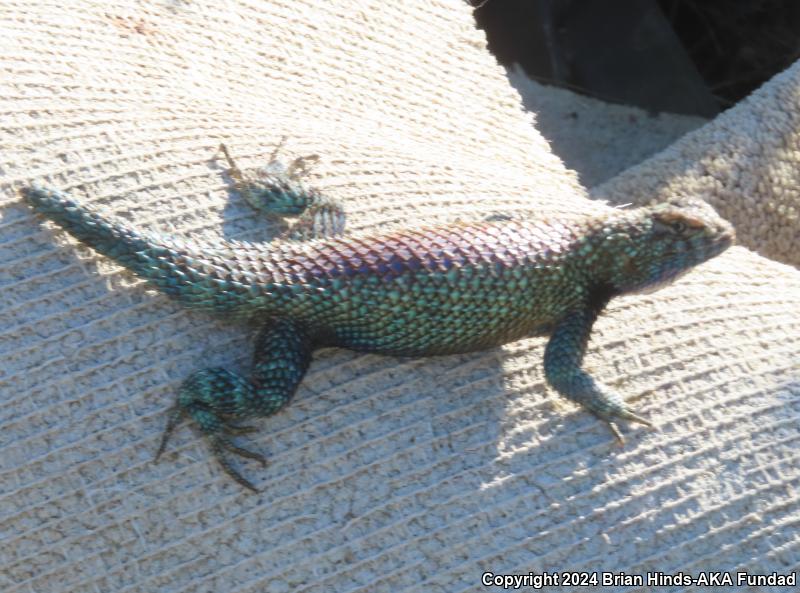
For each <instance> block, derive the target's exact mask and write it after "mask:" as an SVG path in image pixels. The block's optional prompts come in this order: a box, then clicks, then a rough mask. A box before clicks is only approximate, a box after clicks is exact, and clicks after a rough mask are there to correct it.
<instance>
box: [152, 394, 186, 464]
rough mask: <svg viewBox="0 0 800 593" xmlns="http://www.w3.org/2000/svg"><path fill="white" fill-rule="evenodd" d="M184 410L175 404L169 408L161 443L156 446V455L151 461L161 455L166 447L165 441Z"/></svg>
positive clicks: (180, 418)
mask: <svg viewBox="0 0 800 593" xmlns="http://www.w3.org/2000/svg"><path fill="white" fill-rule="evenodd" d="M183 414H184V410H183V408H182V407H181V406H180V405H178V404H175V405H174V406H172V408H170V410H169V417H168V418H167V426H166V428H165V429H164V433H163V434H162V435H161V443H160V444H159V446H158V451H156V456H155V457H154V458H153V461H158V458H159V457H161V454H162V453H163V452H164V450H165V449H166V448H167V441H168V440H169V437H170V435H172V432H173V431H174V430H175V427H176V426H178V424H179V423H180V421H181V420H182V419H183Z"/></svg>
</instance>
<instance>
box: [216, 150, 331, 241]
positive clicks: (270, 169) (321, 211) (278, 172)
mask: <svg viewBox="0 0 800 593" xmlns="http://www.w3.org/2000/svg"><path fill="white" fill-rule="evenodd" d="M282 144H283V142H281V144H280V145H279V146H278V148H276V149H275V152H274V153H273V155H272V157H271V159H270V162H269V163H268V164H267V165H266V166H265V167H261V168H258V169H255V170H253V171H249V172H243V171H242V170H241V169H239V167H238V166H236V163H235V162H234V160H233V157H231V155H230V153H229V152H228V148H227V147H226V146H225V145H224V144H221V145H220V150H221V151H222V152H223V154H224V155H225V158H226V160H227V161H228V174H229V175H230V177H231V179H232V180H233V183H234V188H235V189H236V191H237V192H239V194H241V196H242V197H243V198H244V199H245V200H246V201H247V202H248V203H249V204H250V205H251V206H252V207H253V208H255V209H256V210H258V211H260V212H262V213H264V214H267V215H268V216H273V215H277V216H291V217H297V218H298V219H297V222H296V223H295V224H294V225H292V226H291V228H289V230H288V231H286V232H285V233H284V234H283V236H282V237H281V238H283V239H290V240H300V241H302V240H308V239H318V238H322V237H335V236H338V235H341V234H343V233H344V228H345V211H344V207H343V206H342V204H341V203H340V202H339V201H337V200H334V199H332V198H329V197H327V196H325V195H323V194H322V193H321V192H320V191H319V190H317V189H315V188H307V187H306V186H305V185H303V183H302V182H301V181H300V179H299V178H300V176H302V175H303V174H305V173H307V171H308V166H307V163H309V162H315V161H317V160H318V159H319V156H318V155H310V156H306V157H300V158H297V159H295V160H294V161H292V163H291V164H290V165H289V167H288V168H287V167H285V166H284V165H283V164H282V163H281V162H280V161H278V160H277V159H276V153H277V152H278V150H279V149H280V146H281V145H282Z"/></svg>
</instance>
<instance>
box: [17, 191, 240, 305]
mask: <svg viewBox="0 0 800 593" xmlns="http://www.w3.org/2000/svg"><path fill="white" fill-rule="evenodd" d="M21 194H22V196H23V198H24V199H25V201H26V202H28V204H30V205H31V207H32V208H33V209H34V210H36V211H37V212H38V213H39V214H41V215H43V216H45V217H47V218H48V219H50V220H52V221H53V222H55V223H56V224H58V225H59V226H60V227H62V228H63V229H64V230H66V231H67V232H69V233H70V234H71V235H72V236H73V237H75V238H76V239H78V240H79V241H81V242H82V243H84V244H86V245H88V246H89V247H91V248H93V249H94V250H95V251H97V252H99V253H101V254H103V255H105V256H106V257H108V258H110V259H112V260H114V261H115V262H117V263H118V264H121V265H122V266H124V267H126V268H128V269H129V270H130V271H132V272H133V273H134V274H136V275H137V276H139V277H140V278H143V279H145V280H147V281H148V282H150V284H151V285H153V286H154V287H156V288H158V289H159V290H160V291H161V292H163V293H164V294H166V295H167V296H170V297H172V298H174V299H176V300H179V301H180V302H181V303H183V304H184V305H185V306H187V307H190V308H193V309H201V310H205V311H209V312H211V313H217V314H223V315H229V314H231V313H237V312H238V311H240V310H242V311H244V313H245V314H247V312H248V311H249V309H248V308H247V307H248V304H251V302H252V295H251V292H252V291H251V286H250V285H248V284H241V283H240V284H237V283H232V282H228V279H227V277H226V276H227V275H228V274H229V272H228V270H227V268H225V266H224V263H225V262H224V260H219V259H217V260H215V259H214V256H213V252H214V249H213V248H210V249H206V250H204V251H202V252H200V251H197V250H196V249H192V248H190V247H189V246H188V245H187V244H186V243H183V242H181V241H179V240H177V239H173V238H171V237H164V236H161V235H157V234H155V233H153V234H143V233H139V232H137V231H135V230H134V229H132V228H131V227H129V226H127V225H125V224H122V223H118V222H114V221H112V220H108V219H106V218H104V217H102V216H100V215H99V214H97V213H95V212H92V211H91V210H90V209H88V208H86V207H84V206H81V205H80V204H78V203H77V202H75V201H73V200H72V199H71V198H70V197H69V196H68V195H67V194H65V193H63V192H60V191H58V190H53V189H44V188H41V187H38V186H32V187H26V188H23V189H22V190H21ZM216 268H219V273H218V274H217V273H215V272H216V271H217V270H216Z"/></svg>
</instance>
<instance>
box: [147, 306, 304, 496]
mask: <svg viewBox="0 0 800 593" xmlns="http://www.w3.org/2000/svg"><path fill="white" fill-rule="evenodd" d="M311 351H312V344H311V340H310V339H309V337H308V335H307V334H306V332H305V331H304V329H302V328H301V327H300V326H299V325H298V324H296V323H293V322H291V321H274V322H272V323H270V324H268V325H267V326H265V327H264V328H263V329H262V330H261V331H260V332H259V334H258V337H257V338H256V344H255V356H254V364H253V373H252V376H251V378H250V379H247V378H245V377H242V376H241V375H238V374H236V373H233V372H231V371H228V370H226V369H224V368H219V367H215V368H207V369H202V370H200V371H197V372H195V373H193V374H192V375H191V376H190V377H189V378H187V379H186V380H185V381H184V382H183V384H182V385H181V388H180V391H179V393H178V399H177V402H176V403H175V405H174V406H173V407H172V408H171V410H170V412H169V416H168V420H167V426H166V428H165V430H164V435H163V437H162V439H161V444H160V446H159V449H158V452H157V453H156V459H158V458H159V457H160V455H161V454H162V453H163V451H164V449H165V448H166V445H167V441H168V439H169V437H170V435H171V434H172V432H173V431H174V429H175V427H176V426H177V425H178V423H179V422H180V421H181V419H182V418H183V417H185V416H189V417H190V418H191V419H192V421H193V422H194V424H195V426H196V427H197V428H198V429H199V430H200V432H201V433H202V434H203V436H204V437H205V438H206V439H207V440H208V441H209V444H210V445H211V451H212V453H213V455H214V457H216V459H217V461H218V462H219V463H220V465H221V466H222V468H223V469H224V470H225V472H226V473H228V475H230V476H231V477H232V478H233V479H234V480H236V481H237V482H238V483H239V484H241V485H242V486H244V487H246V488H248V489H250V490H252V491H254V492H258V489H257V488H256V487H255V486H254V485H253V484H252V483H251V482H250V481H249V480H247V479H246V478H244V477H243V476H242V475H241V474H240V473H239V472H238V471H237V470H236V469H235V468H234V467H233V466H232V465H231V463H230V461H229V460H228V458H227V456H226V454H227V453H233V454H235V455H239V456H241V457H245V458H248V459H255V460H257V461H259V462H261V464H262V465H266V458H265V457H264V456H263V455H261V454H260V453H255V452H253V451H249V450H248V449H244V448H242V447H240V446H238V445H236V444H235V443H234V442H233V441H232V440H231V436H234V435H241V434H245V433H249V432H253V431H254V430H255V429H254V427H252V426H241V425H239V424H238V422H240V421H241V420H243V419H245V418H250V417H255V416H269V415H270V414H274V413H275V412H277V411H278V410H279V409H280V408H282V407H283V406H284V405H285V404H286V403H287V402H288V401H289V400H290V399H291V398H292V396H293V395H294V392H295V391H296V390H297V386H298V385H299V384H300V381H301V380H302V378H303V376H304V375H305V372H306V370H307V369H308V366H309V364H310V362H311Z"/></svg>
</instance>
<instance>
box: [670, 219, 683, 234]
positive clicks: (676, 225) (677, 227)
mask: <svg viewBox="0 0 800 593" xmlns="http://www.w3.org/2000/svg"><path fill="white" fill-rule="evenodd" d="M669 226H670V228H671V229H672V230H673V231H674V232H675V233H676V234H678V235H682V234H683V233H685V232H686V229H687V226H686V223H685V222H683V221H682V220H676V221H674V222H672V223H670V225H669Z"/></svg>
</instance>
